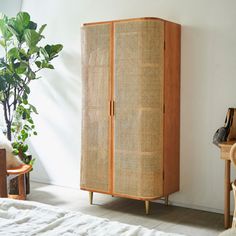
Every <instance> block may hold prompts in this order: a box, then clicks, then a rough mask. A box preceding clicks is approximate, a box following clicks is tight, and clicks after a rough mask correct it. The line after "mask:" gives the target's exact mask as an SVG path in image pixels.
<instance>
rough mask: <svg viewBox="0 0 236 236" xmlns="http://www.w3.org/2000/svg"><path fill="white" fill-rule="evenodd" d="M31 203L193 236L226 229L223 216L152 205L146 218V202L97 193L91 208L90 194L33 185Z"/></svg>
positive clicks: (156, 204) (51, 186)
mask: <svg viewBox="0 0 236 236" xmlns="http://www.w3.org/2000/svg"><path fill="white" fill-rule="evenodd" d="M28 200H32V201H37V202H41V203H47V204H51V205H54V206H57V207H61V208H64V209H68V210H73V211H80V212H83V213H85V214H90V215H94V216H99V217H104V218H108V219H110V220H113V221H119V222H123V223H127V224H133V225H142V226H144V227H147V228H149V229H152V228H155V229H157V230H160V231H165V232H174V233H182V234H185V235H189V236H213V235H214V236H215V235H218V234H219V233H220V232H222V231H223V230H224V228H223V215H222V214H216V213H209V212H205V211H199V210H192V209H188V208H182V207H176V206H165V205H163V204H159V203H151V213H150V215H148V216H146V215H145V214H144V203H143V202H142V201H136V200H129V199H123V198H117V197H111V196H109V195H104V194H96V193H95V194H94V204H93V205H89V196H88V193H87V192H85V191H81V190H78V189H72V188H64V187H59V186H55V185H46V184H41V183H35V182H32V183H31V194H30V195H29V196H28Z"/></svg>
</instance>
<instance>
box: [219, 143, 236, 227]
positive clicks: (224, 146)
mask: <svg viewBox="0 0 236 236" xmlns="http://www.w3.org/2000/svg"><path fill="white" fill-rule="evenodd" d="M234 143H236V140H234V141H227V142H223V143H221V144H220V145H219V146H220V158H221V159H222V160H224V161H225V179H224V185H225V193H224V198H225V200H224V202H225V204H224V226H225V228H226V229H228V228H229V227H230V191H231V190H232V187H231V180H230V166H231V160H230V156H229V152H230V149H231V147H232V146H233V144H234Z"/></svg>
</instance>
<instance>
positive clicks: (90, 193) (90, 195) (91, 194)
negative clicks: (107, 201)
mask: <svg viewBox="0 0 236 236" xmlns="http://www.w3.org/2000/svg"><path fill="white" fill-rule="evenodd" d="M89 201H90V204H91V205H92V204H93V192H89Z"/></svg>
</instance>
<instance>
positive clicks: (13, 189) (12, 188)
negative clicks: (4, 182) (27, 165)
mask: <svg viewBox="0 0 236 236" xmlns="http://www.w3.org/2000/svg"><path fill="white" fill-rule="evenodd" d="M31 159H32V156H31V155H28V160H29V162H30V161H31ZM24 176H25V188H26V194H30V173H26V174H24ZM9 194H10V195H18V194H19V191H18V177H16V178H14V179H12V180H11V181H10V185H9Z"/></svg>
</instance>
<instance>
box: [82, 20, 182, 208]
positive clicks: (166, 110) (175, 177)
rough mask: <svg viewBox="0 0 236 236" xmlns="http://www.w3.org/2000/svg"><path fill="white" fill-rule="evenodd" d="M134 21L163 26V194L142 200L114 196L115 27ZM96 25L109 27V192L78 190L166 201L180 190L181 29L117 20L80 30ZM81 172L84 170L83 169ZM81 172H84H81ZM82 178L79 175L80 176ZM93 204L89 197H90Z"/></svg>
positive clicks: (167, 24)
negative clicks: (163, 198)
mask: <svg viewBox="0 0 236 236" xmlns="http://www.w3.org/2000/svg"><path fill="white" fill-rule="evenodd" d="M135 21H136V22H137V21H142V22H143V21H159V22H163V24H164V44H163V45H164V49H163V53H164V55H163V58H164V65H163V66H164V68H163V69H164V85H163V101H164V102H163V111H162V113H163V176H162V178H163V191H162V194H161V196H160V195H159V196H152V197H142V196H131V195H129V194H120V193H115V192H114V158H115V156H114V128H115V127H114V120H115V119H114V116H115V109H116V101H115V94H114V86H115V78H114V76H115V74H114V70H115V65H114V63H115V55H114V54H115V51H114V50H115V49H114V48H115V32H114V30H115V25H116V24H118V23H125V22H135ZM97 25H109V26H110V46H109V47H110V52H109V54H110V58H109V59H110V61H109V64H110V71H109V101H108V116H109V139H108V140H109V144H108V145H109V147H110V148H109V154H108V156H109V161H108V173H109V174H108V175H109V184H108V190H107V191H103V190H99V189H95V188H90V187H88V186H85V185H84V184H81V189H83V190H87V191H90V193H92V192H100V193H106V194H110V195H113V196H120V197H126V198H132V199H138V200H144V201H149V200H154V199H158V198H162V197H165V200H167V199H168V195H169V194H171V193H173V192H176V191H178V190H179V171H180V168H179V148H180V141H179V140H180V44H181V26H180V25H179V24H176V23H172V22H169V21H166V20H163V19H159V18H151V17H147V18H136V19H128V20H117V21H107V22H96V23H87V24H84V25H83V28H86V27H90V26H92V27H94V26H97ZM82 168H83V166H82ZM82 171H83V169H82ZM81 176H82V175H81ZM90 199H91V202H92V194H90ZM145 206H146V212H148V209H149V203H148V202H146V205H145Z"/></svg>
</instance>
